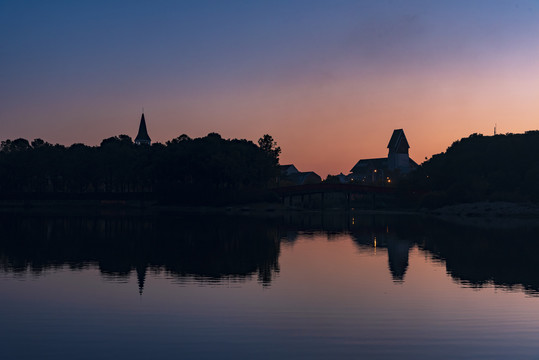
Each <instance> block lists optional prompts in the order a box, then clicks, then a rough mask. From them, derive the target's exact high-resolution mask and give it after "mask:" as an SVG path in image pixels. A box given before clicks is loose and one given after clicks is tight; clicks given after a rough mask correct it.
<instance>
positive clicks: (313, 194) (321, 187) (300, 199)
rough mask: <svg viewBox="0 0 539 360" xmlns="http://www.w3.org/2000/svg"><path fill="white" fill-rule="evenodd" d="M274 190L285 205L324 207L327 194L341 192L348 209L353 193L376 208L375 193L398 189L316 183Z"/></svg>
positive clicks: (389, 192)
mask: <svg viewBox="0 0 539 360" xmlns="http://www.w3.org/2000/svg"><path fill="white" fill-rule="evenodd" d="M274 191H275V192H276V193H277V194H278V195H279V196H280V197H281V199H282V202H283V204H284V205H287V206H294V205H297V206H299V207H311V208H314V207H320V208H321V209H324V208H325V206H326V205H327V200H328V197H329V196H333V197H335V195H334V194H341V195H342V197H344V207H345V208H346V209H350V201H351V198H352V197H353V196H354V195H360V196H362V197H364V198H365V197H367V198H368V199H369V201H370V202H371V205H372V208H373V209H374V208H376V195H378V194H386V195H395V194H396V193H397V192H398V189H397V188H395V187H393V186H376V185H362V184H328V183H318V184H306V185H294V186H284V187H279V188H276V189H274ZM330 194H331V195H330ZM313 205H314V206H313ZM316 205H318V206H316Z"/></svg>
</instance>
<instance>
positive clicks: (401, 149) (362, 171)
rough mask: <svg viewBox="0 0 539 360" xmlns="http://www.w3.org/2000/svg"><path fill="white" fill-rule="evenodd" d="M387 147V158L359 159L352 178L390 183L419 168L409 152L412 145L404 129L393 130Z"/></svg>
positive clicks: (353, 179) (354, 179) (361, 180)
mask: <svg viewBox="0 0 539 360" xmlns="http://www.w3.org/2000/svg"><path fill="white" fill-rule="evenodd" d="M387 148H388V150H389V151H388V156H387V157H385V158H374V159H361V160H359V161H358V162H357V163H356V165H354V167H353V168H352V170H350V172H351V173H352V174H351V176H350V178H351V180H352V181H354V182H362V183H390V182H391V181H392V180H393V179H395V178H398V177H401V176H403V175H406V174H408V173H409V172H410V171H412V170H414V169H415V168H417V166H418V165H417V163H416V162H415V161H414V160H412V159H410V156H409V154H408V149H409V148H410V145H409V144H408V140H407V139H406V135H404V130H403V129H396V130H393V134H392V135H391V139H390V140H389V144H388V145H387Z"/></svg>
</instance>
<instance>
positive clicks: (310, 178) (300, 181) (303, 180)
mask: <svg viewBox="0 0 539 360" xmlns="http://www.w3.org/2000/svg"><path fill="white" fill-rule="evenodd" d="M287 179H288V180H290V181H292V182H293V183H294V184H296V185H305V184H314V183H319V182H321V181H322V178H321V177H320V175H318V174H317V173H315V172H314V171H305V172H297V173H292V174H290V175H288V176H287Z"/></svg>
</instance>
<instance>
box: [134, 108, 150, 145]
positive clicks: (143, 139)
mask: <svg viewBox="0 0 539 360" xmlns="http://www.w3.org/2000/svg"><path fill="white" fill-rule="evenodd" d="M151 143H152V139H150V136H149V135H148V130H147V129H146V120H145V119H144V113H142V117H141V118H140V125H139V127H138V134H137V137H136V138H135V144H137V145H151Z"/></svg>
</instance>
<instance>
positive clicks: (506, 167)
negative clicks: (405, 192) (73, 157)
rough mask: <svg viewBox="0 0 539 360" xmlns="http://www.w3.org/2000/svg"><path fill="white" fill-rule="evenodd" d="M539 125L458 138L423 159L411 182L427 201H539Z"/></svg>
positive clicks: (427, 203) (434, 204)
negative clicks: (538, 150) (525, 129)
mask: <svg viewBox="0 0 539 360" xmlns="http://www.w3.org/2000/svg"><path fill="white" fill-rule="evenodd" d="M537 144H539V131H528V132H526V133H524V134H505V135H495V136H483V135H480V134H472V135H470V136H469V137H467V138H463V139H461V140H457V141H455V142H454V143H453V144H452V145H451V146H450V147H449V148H448V149H447V151H446V152H445V153H441V154H438V155H434V156H433V157H432V158H431V159H429V160H428V161H425V162H424V163H423V164H422V165H421V166H420V168H419V170H418V171H416V172H415V173H414V174H413V176H412V177H411V179H410V182H409V184H408V185H409V186H412V187H414V188H416V189H422V190H423V192H424V196H423V199H422V204H423V205H425V206H428V207H438V206H441V205H447V204H455V203H466V202H476V201H513V202H515V201H516V202H525V201H532V202H537V201H539V186H538V184H539V157H538V156H537V154H536V152H535V148H536V147H537Z"/></svg>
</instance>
